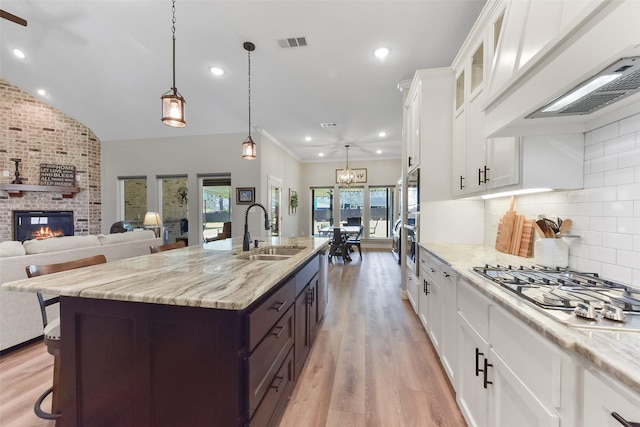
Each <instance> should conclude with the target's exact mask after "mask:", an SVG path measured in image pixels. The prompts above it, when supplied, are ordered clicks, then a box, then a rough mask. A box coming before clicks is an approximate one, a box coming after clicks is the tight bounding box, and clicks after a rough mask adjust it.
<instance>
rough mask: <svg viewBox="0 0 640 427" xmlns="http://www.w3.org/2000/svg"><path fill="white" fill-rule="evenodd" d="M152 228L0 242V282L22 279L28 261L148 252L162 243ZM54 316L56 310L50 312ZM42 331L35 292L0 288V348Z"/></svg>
mask: <svg viewBox="0 0 640 427" xmlns="http://www.w3.org/2000/svg"><path fill="white" fill-rule="evenodd" d="M161 244H162V239H160V238H156V236H155V233H154V232H153V231H151V230H144V231H134V232H127V233H116V234H106V235H103V234H101V235H98V236H65V237H55V238H51V239H45V240H27V241H25V242H24V243H20V242H16V241H5V242H0V284H1V283H6V282H11V281H14V280H19V279H25V278H26V277H27V274H26V272H25V267H26V266H28V265H31V264H35V265H42V264H55V263H59V262H66V261H71V260H74V259H79V258H85V257H89V256H93V255H100V254H103V255H104V256H105V257H106V258H107V262H109V261H115V260H118V259H124V258H131V257H135V256H140V255H147V254H149V246H152V245H161ZM52 315H53V318H55V317H56V316H57V313H52ZM40 335H42V318H41V316H40V308H39V306H38V300H37V298H36V296H35V294H32V293H26V292H11V291H4V290H0V351H2V350H6V349H8V348H10V347H13V346H15V345H18V344H21V343H24V342H26V341H29V340H31V339H33V338H36V337H38V336H40Z"/></svg>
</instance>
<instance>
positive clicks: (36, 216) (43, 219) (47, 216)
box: [13, 211, 74, 242]
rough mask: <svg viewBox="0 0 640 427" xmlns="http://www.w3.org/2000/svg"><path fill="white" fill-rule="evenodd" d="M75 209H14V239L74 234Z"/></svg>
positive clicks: (22, 240)
mask: <svg viewBox="0 0 640 427" xmlns="http://www.w3.org/2000/svg"><path fill="white" fill-rule="evenodd" d="M73 229H74V226H73V211H13V240H17V241H20V242H24V241H25V240H31V239H39V240H40V239H47V238H49V237H59V236H73Z"/></svg>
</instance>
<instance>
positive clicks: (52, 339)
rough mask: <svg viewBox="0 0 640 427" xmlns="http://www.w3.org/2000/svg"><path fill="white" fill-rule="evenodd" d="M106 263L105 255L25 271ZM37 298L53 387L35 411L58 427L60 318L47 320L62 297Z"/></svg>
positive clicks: (40, 272) (34, 273)
mask: <svg viewBox="0 0 640 427" xmlns="http://www.w3.org/2000/svg"><path fill="white" fill-rule="evenodd" d="M105 262H107V258H105V256H104V255H96V256H92V257H88V258H82V259H78V260H74V261H68V262H62V263H58V264H45V265H29V266H27V267H25V270H26V272H27V277H29V278H31V277H37V276H43V275H45V274H51V273H57V272H60V271H67V270H73V269H76V268H80V267H87V266H90V265H96V264H103V263H105ZM37 297H38V303H39V304H40V314H41V315H42V327H43V335H44V343H45V345H46V346H47V352H49V354H51V355H52V356H53V385H52V386H51V387H50V388H49V389H48V390H47V391H45V392H44V393H42V394H41V395H40V397H39V398H38V400H36V403H35V405H34V406H33V411H34V412H35V414H36V415H37V416H38V417H40V418H42V419H45V420H55V425H56V427H58V426H59V424H60V417H61V416H62V415H61V414H60V398H59V394H58V385H59V384H60V317H58V318H57V319H55V320H52V321H51V322H49V321H48V319H47V307H49V306H50V305H53V304H57V303H59V302H60V297H52V298H45V297H44V296H43V295H42V294H41V293H39V292H38V293H37ZM49 394H51V412H45V411H44V410H43V409H42V402H43V401H44V399H45V398H46V397H47V396H48V395H49Z"/></svg>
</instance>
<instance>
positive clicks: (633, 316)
mask: <svg viewBox="0 0 640 427" xmlns="http://www.w3.org/2000/svg"><path fill="white" fill-rule="evenodd" d="M473 270H474V271H475V272H476V273H478V274H479V275H481V276H482V277H484V278H486V279H489V280H491V281H492V282H494V283H496V284H498V285H500V286H501V287H503V288H504V289H507V290H509V291H510V292H512V293H514V294H515V295H517V296H518V297H520V298H522V299H523V300H524V301H526V302H527V303H529V304H531V305H532V306H534V307H536V308H538V309H539V310H540V311H542V312H543V313H545V314H546V315H548V316H550V317H552V318H554V319H556V320H558V321H560V322H562V323H564V324H566V325H568V326H571V327H576V328H590V329H605V330H616V331H635V332H639V331H640V289H637V288H633V287H631V286H628V285H624V284H621V283H616V282H613V281H611V280H607V279H603V278H601V277H599V275H598V274H597V273H581V272H577V271H572V270H567V269H550V268H545V267H522V266H520V267H516V266H511V265H510V266H506V267H505V266H501V265H497V266H491V265H485V266H484V267H474V268H473Z"/></svg>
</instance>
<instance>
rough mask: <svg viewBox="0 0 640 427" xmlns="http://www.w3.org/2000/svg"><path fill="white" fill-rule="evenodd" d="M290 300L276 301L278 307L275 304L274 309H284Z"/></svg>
mask: <svg viewBox="0 0 640 427" xmlns="http://www.w3.org/2000/svg"><path fill="white" fill-rule="evenodd" d="M288 302H289V301H284V302H281V303H276V305H277V307H276V306H275V305H274V307H273V309H274V310H275V311H280V310H282V309H283V308H284V307H285V306H286V305H287V303H288Z"/></svg>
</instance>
